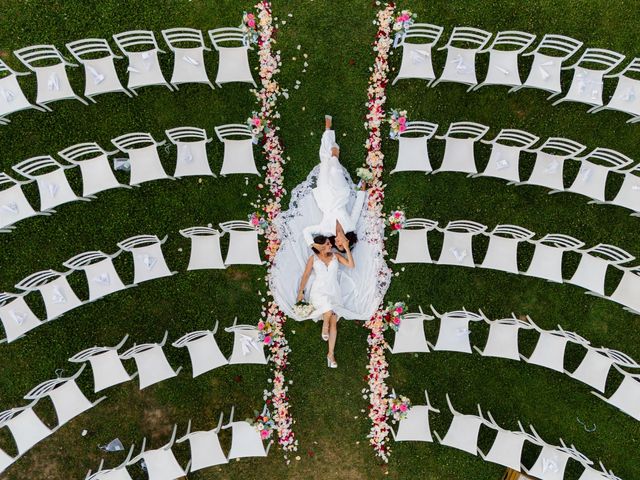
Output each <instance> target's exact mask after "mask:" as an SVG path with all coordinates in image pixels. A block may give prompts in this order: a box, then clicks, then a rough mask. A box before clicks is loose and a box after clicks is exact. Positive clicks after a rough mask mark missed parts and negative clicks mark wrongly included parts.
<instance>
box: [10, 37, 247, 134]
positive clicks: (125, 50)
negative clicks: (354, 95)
mask: <svg viewBox="0 0 640 480" xmlns="http://www.w3.org/2000/svg"><path fill="white" fill-rule="evenodd" d="M208 34H209V38H210V40H211V44H212V45H213V47H214V49H215V50H216V51H217V52H218V54H219V62H218V72H217V75H216V80H215V83H216V85H218V87H220V86H221V84H223V83H229V82H246V83H250V84H252V85H253V86H254V87H255V86H256V83H255V81H254V79H253V76H252V74H251V67H250V65H249V56H248V50H249V49H251V47H250V46H249V44H248V41H247V38H246V36H245V34H244V32H243V31H242V29H240V28H231V27H230V28H216V29H213V30H209V32H208ZM162 36H163V37H164V40H165V42H166V44H167V46H168V47H169V49H170V50H171V51H172V52H173V54H174V59H173V73H172V75H171V80H170V81H169V82H167V80H166V79H165V77H164V75H163V73H162V69H161V68H160V62H159V58H158V55H159V54H160V53H166V52H165V51H163V50H161V49H160V47H159V46H158V42H157V40H156V36H155V34H154V33H153V32H152V31H150V30H132V31H128V32H122V33H119V34H117V35H113V40H114V41H115V43H116V45H117V46H118V48H119V49H120V51H121V52H122V54H123V55H124V56H125V57H127V59H128V66H127V73H128V81H127V88H125V87H124V86H123V85H122V83H121V81H120V79H119V78H118V74H117V72H116V67H115V63H114V60H115V59H121V58H122V56H118V55H116V54H115V53H114V52H113V50H112V48H111V46H110V45H109V42H107V40H106V39H104V38H86V39H83V40H77V41H74V42H70V43H67V45H66V46H67V49H68V50H69V52H70V53H71V55H72V56H73V58H75V60H76V61H77V62H78V63H79V64H81V65H82V66H83V67H84V73H85V83H84V85H85V87H84V96H85V97H86V98H88V99H89V100H91V101H92V102H94V103H95V99H94V97H95V96H97V95H102V94H105V93H116V92H120V93H124V94H126V95H128V96H130V97H131V96H132V94H134V95H137V93H136V90H137V89H138V88H142V87H147V86H154V85H161V86H165V87H167V88H168V89H169V90H173V89H174V88H175V89H177V88H178V85H181V84H185V83H204V84H206V85H209V86H210V87H211V88H213V84H212V83H211V81H210V80H209V77H208V74H207V70H206V68H205V60H204V51H205V50H209V51H210V50H211V49H210V48H208V47H207V46H206V45H205V42H204V37H203V34H202V32H201V31H200V30H196V29H193V28H170V29H167V30H162ZM14 54H15V56H16V57H17V58H18V60H19V61H20V62H21V63H22V64H23V65H24V66H25V67H26V68H28V69H29V70H30V72H17V71H16V70H13V69H12V68H11V67H9V66H8V65H7V64H6V63H5V62H4V61H2V60H0V74H4V76H3V77H2V78H0V124H2V123H4V124H6V123H8V122H9V119H7V118H5V117H6V115H10V114H12V113H15V112H18V111H21V110H26V109H31V108H33V109H37V110H41V111H51V109H50V108H49V107H48V104H49V103H52V102H56V101H60V100H71V99H75V100H79V101H80V102H82V103H84V104H85V105H87V102H86V100H84V99H83V98H82V97H80V96H79V95H78V94H76V93H75V92H74V90H73V87H72V86H71V83H70V82H69V77H68V75H67V67H77V66H78V65H77V64H75V63H71V62H69V61H67V59H65V57H64V55H63V54H62V52H60V50H58V48H57V47H56V46H55V45H34V46H31V47H25V48H21V49H19V50H16V51H15V52H14ZM31 72H33V73H35V75H36V81H37V97H36V100H35V102H34V103H31V102H30V101H29V100H28V99H27V97H26V96H25V94H24V92H23V91H22V87H21V86H20V83H19V82H18V77H19V76H23V75H29V74H30V73H31Z"/></svg>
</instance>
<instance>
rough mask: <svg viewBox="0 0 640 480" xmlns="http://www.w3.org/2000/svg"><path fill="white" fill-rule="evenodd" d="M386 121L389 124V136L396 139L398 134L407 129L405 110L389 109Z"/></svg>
mask: <svg viewBox="0 0 640 480" xmlns="http://www.w3.org/2000/svg"><path fill="white" fill-rule="evenodd" d="M388 122H389V125H390V126H391V128H390V129H389V137H390V138H392V139H393V140H397V139H398V137H399V136H400V134H401V133H403V132H404V131H406V130H407V111H406V110H400V111H398V110H391V114H390V115H389V119H388Z"/></svg>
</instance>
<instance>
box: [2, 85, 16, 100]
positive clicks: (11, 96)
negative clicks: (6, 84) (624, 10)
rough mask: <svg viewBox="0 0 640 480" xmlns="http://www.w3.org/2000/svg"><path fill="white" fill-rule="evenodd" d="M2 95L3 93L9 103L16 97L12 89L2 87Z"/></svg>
mask: <svg viewBox="0 0 640 480" xmlns="http://www.w3.org/2000/svg"><path fill="white" fill-rule="evenodd" d="M0 95H2V97H3V98H4V101H5V102H7V103H11V102H13V100H14V99H15V98H16V94H15V93H13V92H12V91H11V90H5V89H4V88H0Z"/></svg>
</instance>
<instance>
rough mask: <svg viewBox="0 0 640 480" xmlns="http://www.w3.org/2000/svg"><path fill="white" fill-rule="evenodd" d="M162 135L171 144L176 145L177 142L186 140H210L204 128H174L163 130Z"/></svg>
mask: <svg viewBox="0 0 640 480" xmlns="http://www.w3.org/2000/svg"><path fill="white" fill-rule="evenodd" d="M164 133H165V134H166V135H167V138H168V139H169V140H170V141H171V143H173V144H177V143H178V142H182V141H186V140H196V141H200V140H204V141H209V140H210V139H209V138H208V136H207V132H206V130H205V129H204V128H198V127H176V128H171V129H169V130H165V131H164Z"/></svg>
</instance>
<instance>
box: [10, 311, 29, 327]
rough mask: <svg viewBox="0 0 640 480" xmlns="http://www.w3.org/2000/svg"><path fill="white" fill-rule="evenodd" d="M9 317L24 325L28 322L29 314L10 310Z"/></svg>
mask: <svg viewBox="0 0 640 480" xmlns="http://www.w3.org/2000/svg"><path fill="white" fill-rule="evenodd" d="M9 315H11V318H13V321H14V322H16V324H18V325H22V324H23V323H24V322H25V321H26V320H27V314H26V313H22V312H16V311H15V310H9Z"/></svg>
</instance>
